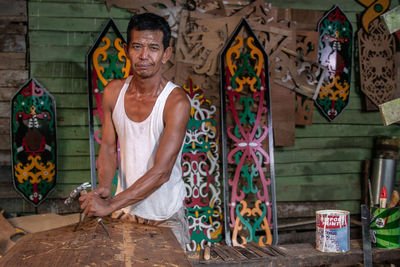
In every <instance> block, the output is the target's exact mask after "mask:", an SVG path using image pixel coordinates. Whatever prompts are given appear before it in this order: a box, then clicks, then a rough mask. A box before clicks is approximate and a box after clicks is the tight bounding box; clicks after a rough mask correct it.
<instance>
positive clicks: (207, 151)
mask: <svg viewBox="0 0 400 267" xmlns="http://www.w3.org/2000/svg"><path fill="white" fill-rule="evenodd" d="M183 89H184V90H185V92H186V93H187V95H188V97H189V100H190V104H191V112H190V120H189V123H188V127H187V130H186V137H185V142H184V146H183V150H182V174H183V180H184V181H185V187H186V198H185V206H186V208H187V211H188V213H187V215H186V216H187V218H188V221H189V233H190V239H191V240H190V244H188V245H187V249H188V250H190V251H194V250H200V249H203V248H204V246H210V245H211V244H213V243H217V242H220V241H221V240H222V228H223V227H222V221H223V220H222V218H223V216H222V200H221V188H222V186H221V181H220V179H221V177H220V169H219V153H218V152H219V151H218V147H219V138H218V135H217V128H216V121H215V113H216V110H217V108H216V107H215V106H214V105H212V103H211V101H210V100H209V99H207V98H206V96H205V95H204V93H203V90H202V89H201V88H200V87H199V86H198V85H196V84H195V83H194V82H193V79H192V77H189V80H188V82H187V84H186V85H184V86H183Z"/></svg>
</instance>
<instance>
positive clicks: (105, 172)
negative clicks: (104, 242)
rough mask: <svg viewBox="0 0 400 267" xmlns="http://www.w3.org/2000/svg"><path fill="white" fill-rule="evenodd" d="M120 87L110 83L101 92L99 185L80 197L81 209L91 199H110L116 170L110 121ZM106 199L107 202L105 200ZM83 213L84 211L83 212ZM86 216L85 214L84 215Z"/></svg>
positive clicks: (116, 83)
mask: <svg viewBox="0 0 400 267" xmlns="http://www.w3.org/2000/svg"><path fill="white" fill-rule="evenodd" d="M120 86H122V85H121V82H120V81H117V80H115V81H111V82H110V83H109V84H108V85H107V86H106V87H105V88H104V92H103V100H102V110H103V115H104V117H103V125H102V130H101V145H100V150H99V156H98V159H97V173H98V182H99V185H98V186H97V187H96V189H95V190H92V191H91V192H89V194H87V195H84V196H81V197H80V198H79V201H80V202H81V208H82V207H87V206H88V204H89V202H92V201H93V199H96V198H99V199H100V198H101V199H104V201H108V202H109V199H110V198H111V185H112V181H113V178H114V175H115V170H116V168H117V151H116V139H117V135H116V132H115V128H114V124H113V121H112V111H113V108H114V106H115V102H116V99H117V97H118V94H119V90H118V89H120V88H121V87H120ZM106 199H108V200H106ZM82 209H83V210H84V208H82ZM84 212H85V211H84ZM86 214H87V213H86Z"/></svg>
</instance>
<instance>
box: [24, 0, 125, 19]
mask: <svg viewBox="0 0 400 267" xmlns="http://www.w3.org/2000/svg"><path fill="white" fill-rule="evenodd" d="M28 3H29V16H41V17H76V18H82V17H83V18H107V17H110V18H113V19H117V18H118V19H120V18H125V19H129V18H130V16H131V13H130V12H128V11H127V10H125V9H121V8H116V7H112V8H111V10H110V12H108V10H107V7H106V5H105V3H101V2H92V3H81V2H77V3H51V2H48V3H46V4H43V3H38V2H32V1H29V2H28Z"/></svg>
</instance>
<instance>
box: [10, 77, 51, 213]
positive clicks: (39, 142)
mask: <svg viewBox="0 0 400 267" xmlns="http://www.w3.org/2000/svg"><path fill="white" fill-rule="evenodd" d="M55 111H56V105H55V102H54V98H53V96H52V95H50V93H49V92H48V91H47V90H46V89H45V88H44V87H43V86H42V85H40V84H39V83H38V82H37V81H36V80H35V79H33V78H32V79H30V80H29V81H28V82H27V83H26V84H25V85H24V86H22V88H21V89H20V90H19V91H18V92H17V93H16V94H15V95H14V96H13V98H12V99H11V120H10V121H11V146H12V147H11V151H12V172H13V182H14V187H15V189H16V190H17V191H18V192H19V193H20V194H21V195H22V196H23V197H24V198H25V199H26V200H27V201H28V202H30V203H32V204H33V205H34V206H35V207H37V206H38V205H40V204H41V203H42V202H43V200H45V199H46V197H47V196H48V195H49V193H50V192H51V191H52V190H53V189H54V187H55V185H56V178H57V168H56V167H57V144H56V140H57V139H56V112H55Z"/></svg>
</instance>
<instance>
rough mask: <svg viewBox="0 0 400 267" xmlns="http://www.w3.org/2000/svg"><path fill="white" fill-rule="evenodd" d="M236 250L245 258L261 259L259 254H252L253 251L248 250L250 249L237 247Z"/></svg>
mask: <svg viewBox="0 0 400 267" xmlns="http://www.w3.org/2000/svg"><path fill="white" fill-rule="evenodd" d="M235 249H236V250H237V251H238V252H239V253H240V254H242V255H243V256H245V257H246V258H247V259H250V260H251V259H257V258H259V256H258V255H257V254H255V253H254V252H252V251H250V250H248V249H245V248H242V247H239V246H236V247H235Z"/></svg>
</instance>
